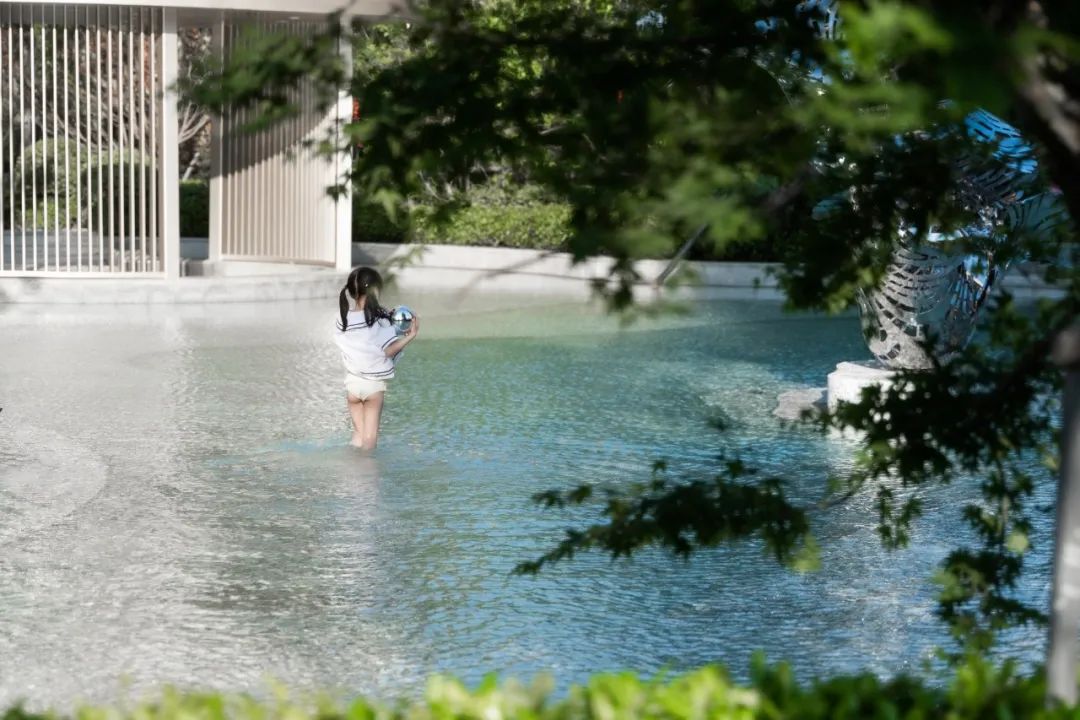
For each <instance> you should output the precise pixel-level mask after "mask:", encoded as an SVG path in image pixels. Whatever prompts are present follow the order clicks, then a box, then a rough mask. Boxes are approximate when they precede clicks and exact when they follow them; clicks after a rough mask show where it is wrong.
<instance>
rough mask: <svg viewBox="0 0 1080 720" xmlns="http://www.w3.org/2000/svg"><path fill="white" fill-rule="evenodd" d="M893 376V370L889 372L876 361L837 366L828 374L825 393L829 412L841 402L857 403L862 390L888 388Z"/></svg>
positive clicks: (843, 363)
mask: <svg viewBox="0 0 1080 720" xmlns="http://www.w3.org/2000/svg"><path fill="white" fill-rule="evenodd" d="M895 376H896V371H895V370H889V369H888V368H886V367H885V366H884V365H882V364H881V363H879V362H878V361H877V360H863V361H860V362H842V363H840V364H838V365H837V366H836V369H835V370H833V371H832V372H831V373H829V379H828V383H829V385H828V389H827V391H826V393H825V395H826V398H827V402H828V407H829V410H835V409H836V406H837V404H838V403H840V402H841V401H843V402H851V403H854V402H858V401H859V399H860V395H861V394H862V391H863V388H866V387H870V386H871V385H878V386H880V387H881V388H883V389H885V388H888V387H889V386H890V385H892V382H893V378H894V377H895Z"/></svg>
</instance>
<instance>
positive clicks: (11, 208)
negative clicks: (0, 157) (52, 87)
mask: <svg viewBox="0 0 1080 720" xmlns="http://www.w3.org/2000/svg"><path fill="white" fill-rule="evenodd" d="M5 10H6V11H7V40H8V42H7V48H8V58H7V62H6V63H4V64H5V65H7V73H8V83H7V87H8V102H7V111H8V132H7V136H8V220H9V222H8V236H9V237H10V238H11V253H10V256H11V257H10V260H9V262H10V264H11V269H12V270H14V269H15V88H14V85H15V79H14V77H13V74H14V69H15V67H14V66H15V46H14V44H13V41H14V37H15V33H14V29H13V27H12V26H13V25H14V24H15V11H14V10H13V9H12V8H11V7H10V6H8V7H6V8H5ZM19 47H20V48H22V37H21V36H20V38H19ZM0 140H2V138H0Z"/></svg>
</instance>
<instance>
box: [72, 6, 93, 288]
mask: <svg viewBox="0 0 1080 720" xmlns="http://www.w3.org/2000/svg"><path fill="white" fill-rule="evenodd" d="M80 10H81V8H80V7H79V6H78V5H76V6H75V26H74V28H73V31H74V33H75V262H76V264H77V265H78V266H79V270H82V269H83V257H82V249H83V213H82V184H83V165H82V148H83V142H84V137H83V132H82V84H83V83H82V75H83V65H82V64H81V63H80V61H79V59H80V58H81V57H82V48H81V47H80V44H79V11H80ZM87 65H89V63H87Z"/></svg>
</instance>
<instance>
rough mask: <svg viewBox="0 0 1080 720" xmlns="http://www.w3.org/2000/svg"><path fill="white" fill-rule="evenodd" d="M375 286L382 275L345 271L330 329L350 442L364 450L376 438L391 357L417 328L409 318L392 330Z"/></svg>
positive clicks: (390, 372) (391, 367) (364, 270)
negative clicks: (402, 328) (341, 366)
mask: <svg viewBox="0 0 1080 720" xmlns="http://www.w3.org/2000/svg"><path fill="white" fill-rule="evenodd" d="M381 287H382V278H381V277H379V273H377V272H376V271H374V270H372V269H371V268H366V267H359V268H356V269H355V270H353V271H352V272H351V273H349V279H348V280H346V281H345V287H343V288H342V289H341V295H340V298H339V302H338V305H339V309H340V311H341V317H340V318H338V319H337V321H336V322H335V328H334V329H335V332H334V341H335V342H336V343H337V346H338V347H339V348H341V359H342V361H343V362H344V363H345V393H346V394H345V398H346V400H347V401H348V404H349V414H350V415H352V422H353V436H352V442H351V443H350V444H351V445H354V446H356V447H358V448H361V449H363V450H367V451H371V450H374V449H375V446H376V445H377V444H378V442H379V418H380V417H381V416H382V406H383V393H385V392H386V381H387V380H389V379H390V378H392V377H394V360H395V358H396V357H397V356H398V354H399V353H400V352H401V351H402V350H404V349H405V346H406V345H408V344H409V343H411V342H412V341H413V340H414V339H416V334H417V332H418V331H419V330H420V327H419V323H418V322H417V319H416V318H413V321H412V325H411V326H409V329H408V330H407V331H406V333H405V334H404V335H401V336H399V335H398V334H397V333H396V332H395V331H394V326H393V324H392V323H391V322H390V312H389V311H388V310H387V309H386V308H384V307H382V306H381V305H380V304H379V297H378V291H379V289H380V288H381ZM350 308H352V309H350Z"/></svg>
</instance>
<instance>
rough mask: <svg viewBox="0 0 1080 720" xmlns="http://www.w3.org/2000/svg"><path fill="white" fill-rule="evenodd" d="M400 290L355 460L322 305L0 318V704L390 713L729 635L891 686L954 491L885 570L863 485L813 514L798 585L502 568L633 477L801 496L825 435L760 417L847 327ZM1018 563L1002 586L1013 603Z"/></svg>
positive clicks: (815, 371)
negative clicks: (660, 462) (819, 562)
mask: <svg viewBox="0 0 1080 720" xmlns="http://www.w3.org/2000/svg"><path fill="white" fill-rule="evenodd" d="M408 300H409V303H410V305H412V306H413V307H414V308H415V309H416V310H417V311H418V312H419V313H421V315H422V316H423V330H422V338H421V340H420V341H418V342H417V343H415V344H413V345H412V346H410V347H409V349H408V350H407V351H406V355H405V357H404V358H403V359H402V361H401V364H400V366H399V373H398V378H397V379H396V380H395V381H394V382H393V385H392V388H391V392H390V393H389V395H388V398H387V405H386V411H385V414H384V423H383V444H382V446H381V447H380V449H379V452H378V455H377V456H376V457H374V458H362V457H359V456H358V455H357V453H355V452H354V451H352V450H351V449H350V448H348V447H346V446H345V443H346V441H347V439H348V434H349V431H348V427H349V426H348V419H347V413H346V409H345V404H344V401H343V390H342V385H341V370H340V361H339V359H338V357H337V356H336V353H335V351H334V349H333V347H332V345H331V344H330V342H329V338H328V331H329V326H330V323H331V322H332V318H333V312H334V310H333V303H325V302H320V303H296V304H288V303H269V304H264V305H231V306H216V307H215V306H192V307H174V308H170V307H152V308H145V307H127V306H117V307H78V306H55V307H46V306H0V347H2V349H3V362H2V365H0V406H2V407H3V413H2V414H0V438H2V439H3V443H2V445H0V597H2V598H3V601H2V602H0V703H8V702H11V701H13V700H15V699H17V698H26V699H28V700H29V701H30V702H31V704H32V705H33V706H41V705H57V706H61V707H63V706H65V705H67V704H70V703H72V702H74V701H77V700H80V699H90V700H95V701H97V700H107V699H110V698H113V697H115V696H116V695H117V693H118V692H120V688H121V687H123V686H122V685H121V682H122V681H123V682H125V683H127V687H129V688H131V689H132V690H133V691H135V692H138V693H142V692H150V691H153V689H155V688H157V687H159V686H160V685H162V684H165V683H172V684H178V685H181V686H184V687H210V688H227V689H232V690H258V689H260V688H263V687H265V684H264V683H265V679H266V678H267V677H274V678H278V679H280V680H283V681H284V682H286V683H288V684H289V685H291V686H294V687H299V688H315V687H319V688H331V689H341V690H345V691H349V692H374V693H378V694H379V695H382V696H397V695H408V694H414V693H416V692H419V690H420V689H421V688H422V686H423V682H424V679H425V678H426V677H427V676H428V675H430V674H431V673H435V672H450V673H454V674H456V675H459V676H461V677H463V678H465V679H466V680H468V681H470V682H471V681H476V680H477V679H479V677H481V676H482V675H483V674H484V673H486V672H489V671H495V672H498V673H501V674H503V675H516V676H531V675H533V674H534V673H537V672H540V671H548V672H552V673H554V674H555V676H556V678H557V679H558V682H559V685H560V687H565V686H566V685H567V684H568V683H571V682H577V681H581V680H583V679H584V678H585V677H587V675H588V674H589V673H592V672H595V671H598V670H605V669H618V668H632V669H635V670H638V671H641V672H644V673H651V672H655V671H657V670H659V669H662V668H670V669H675V670H680V669H685V668H691V667H694V666H697V665H700V664H703V663H707V662H712V661H720V662H724V663H727V664H728V665H729V666H730V667H731V668H732V669H733V671H734V672H735V673H736V674H737V675H740V676H744V675H745V671H746V668H747V665H748V661H749V658H750V656H751V654H752V653H753V652H754V651H755V650H758V649H761V650H764V651H765V652H766V653H767V655H768V657H770V658H772V659H781V658H784V659H788V660H791V661H792V662H793V663H794V665H795V667H796V669H797V672H798V673H799V674H800V676H802V677H810V676H813V675H816V674H820V673H828V672H834V671H854V670H862V669H867V670H871V671H874V672H878V673H882V674H892V673H897V672H917V671H919V669H920V667H921V665H922V663H923V662H924V661H925V660H926V659H927V658H928V657H930V654H931V652H932V649H933V648H934V647H935V646H936V645H940V644H942V643H944V642H945V641H946V638H945V633H944V631H943V628H942V626H941V624H940V623H939V622H938V621H937V620H936V619H935V617H934V615H933V608H934V603H933V596H934V591H935V589H934V586H933V585H932V584H931V583H930V582H929V576H930V574H931V572H932V570H933V568H934V565H935V563H936V562H938V561H939V560H940V558H941V557H942V556H943V555H944V553H945V552H946V551H947V550H948V549H949V548H950V547H951V546H952V544H953V543H954V542H955V541H956V540H957V538H958V537H960V536H962V533H961V532H960V531H959V528H960V523H959V516H958V506H959V504H960V503H961V502H963V501H965V500H966V499H967V498H968V497H971V496H972V495H973V494H974V491H973V489H972V487H971V485H970V484H964V483H958V484H956V485H954V486H951V487H949V488H945V489H943V490H941V491H939V492H936V493H934V494H932V495H930V496H929V497H928V501H927V508H926V514H927V518H926V520H924V521H923V522H922V523H921V524H920V525H919V526H918V529H917V532H916V534H915V540H914V543H913V547H912V548H911V549H910V550H907V551H903V552H897V553H889V552H886V551H884V550H882V549H881V547H880V544H879V542H878V539H877V536H876V533H875V530H874V524H875V523H874V508H873V498H872V496H871V495H869V494H867V495H866V496H865V497H862V496H860V497H856V498H855V499H854V500H852V501H851V502H849V503H847V504H845V505H843V506H840V507H837V508H834V509H831V510H827V511H818V512H816V513H815V515H814V521H815V524H816V531H817V534H818V536H819V538H820V540H821V542H822V544H823V549H824V557H823V561H824V568H823V570H822V571H821V572H818V573H814V574H810V575H804V576H800V575H796V574H793V573H791V572H789V571H787V570H784V569H782V568H780V567H777V566H776V565H775V563H773V562H772V561H771V560H769V559H768V558H767V557H765V556H763V554H762V552H761V548H760V547H759V546H758V545H757V544H755V543H750V542H748V543H743V544H740V545H737V546H734V547H727V548H722V549H718V550H715V551H710V552H708V553H705V554H702V555H701V556H699V557H698V558H697V559H695V560H694V561H693V562H691V563H689V564H686V563H683V562H681V561H677V560H673V559H671V558H670V557H668V556H666V555H664V554H662V553H655V552H652V553H645V554H643V555H642V556H640V557H638V558H636V559H635V560H633V561H631V562H626V561H619V562H614V563H613V562H611V561H609V560H608V559H606V558H604V557H597V556H583V557H580V558H579V559H576V560H574V561H573V562H570V563H567V564H564V565H560V566H557V567H555V568H553V569H551V570H549V571H545V572H544V573H543V574H542V575H541V576H540V577H538V578H520V577H515V576H512V575H511V574H510V571H511V569H512V568H513V567H514V565H515V564H516V563H518V562H520V561H521V560H525V559H530V558H533V557H535V556H537V555H538V554H539V553H541V552H542V551H544V550H545V549H547V548H549V547H550V546H551V545H552V544H553V543H554V542H556V541H557V540H558V538H559V537H560V534H561V532H562V530H563V528H565V527H567V526H569V525H572V524H574V523H575V522H580V521H582V520H583V519H585V518H584V516H583V515H582V514H580V513H578V514H577V515H572V514H564V513H555V512H551V511H544V510H541V509H539V508H537V507H535V506H534V505H533V504H531V503H530V501H529V497H530V495H532V494H533V493H535V492H537V491H539V490H544V489H548V488H565V487H570V486H572V485H574V484H576V483H579V482H582V481H587V482H593V483H600V484H605V483H606V484H616V485H617V484H623V483H629V482H634V481H639V480H642V479H644V478H647V477H648V475H649V471H650V468H651V465H652V463H653V462H654V461H655V460H657V459H665V460H666V461H668V463H669V466H670V468H671V472H672V473H674V474H677V475H685V476H699V477H700V476H707V475H708V474H710V473H711V472H712V471H713V470H714V469H715V468H716V467H717V457H718V456H719V454H721V453H727V454H728V455H738V456H740V457H742V458H744V459H745V460H746V461H747V462H748V463H751V464H753V465H755V466H758V467H761V468H762V469H763V471H764V472H772V473H778V474H782V475H783V476H784V477H786V478H788V479H789V480H790V482H791V491H792V493H793V494H794V495H795V496H796V497H797V498H799V499H802V500H805V501H807V502H812V501H816V500H817V499H819V498H820V497H821V496H822V493H823V491H824V484H825V478H826V477H827V476H828V475H829V474H834V473H840V472H843V471H844V469H845V468H846V467H847V464H848V463H849V459H850V454H851V451H852V445H851V443H850V442H845V441H842V440H838V439H829V438H823V437H819V436H817V435H815V434H813V433H810V432H807V431H805V430H800V429H793V428H790V427H784V426H782V425H781V423H780V422H779V421H777V420H776V419H775V418H774V417H773V416H772V410H773V409H774V407H775V405H776V398H777V395H778V394H779V393H781V392H783V391H785V390H790V389H793V388H800V387H809V386H820V385H823V384H824V377H825V375H826V374H827V373H828V372H829V371H830V370H831V369H832V368H833V367H834V365H835V364H836V363H837V362H838V361H841V360H848V359H862V358H865V357H867V352H866V350H865V348H864V347H863V345H862V342H861V340H860V338H859V332H858V327H857V321H856V320H855V319H854V318H852V317H840V318H825V317H814V316H791V315H785V314H784V313H782V312H781V311H780V309H779V306H778V305H775V304H771V303H761V302H758V303H750V302H734V301H726V302H715V303H707V304H702V305H699V306H697V307H695V308H694V313H693V314H691V315H688V316H667V317H663V318H660V319H655V320H647V321H641V322H638V323H635V324H633V325H631V326H629V327H621V326H620V324H619V323H618V322H617V321H616V320H615V319H613V318H610V317H606V316H605V315H604V314H603V313H602V312H601V311H599V310H597V309H596V308H591V307H589V306H587V305H585V304H582V303H580V302H566V303H560V302H554V301H551V300H530V299H528V298H522V297H516V298H515V297H506V296H482V295H481V296H472V297H468V298H465V299H464V300H462V299H461V298H451V297H439V296H416V297H410V298H408ZM721 414H722V415H723V417H725V418H726V419H727V420H728V422H729V424H730V429H729V430H728V431H727V432H726V433H723V434H719V433H717V432H716V431H715V430H714V429H713V428H712V427H711V426H710V424H709V422H708V420H709V419H710V418H714V417H717V416H718V415H721ZM1043 487H1044V488H1045V489H1044V490H1043V491H1041V492H1042V493H1043V497H1042V501H1043V502H1045V501H1046V500H1047V497H1046V493H1047V492H1049V483H1044V485H1043ZM1049 520H1050V518H1048V517H1045V516H1041V517H1040V518H1038V519H1037V528H1038V532H1037V533H1036V538H1035V539H1036V541H1037V542H1038V541H1040V540H1041V539H1045V533H1046V530H1047V529H1048V527H1049ZM1043 547H1044V548H1045V542H1043ZM1046 566H1047V563H1046V557H1045V552H1043V554H1042V555H1036V557H1035V558H1034V560H1033V569H1032V570H1031V572H1030V574H1029V576H1028V578H1027V580H1026V582H1027V584H1026V585H1025V588H1024V590H1023V592H1024V593H1025V594H1026V596H1028V597H1031V598H1034V599H1037V600H1044V599H1045V596H1046V594H1047V587H1048V584H1047V577H1048V573H1047V567H1046ZM1042 642H1043V637H1042V633H1040V632H1034V631H1033V632H1028V633H1017V634H1015V635H1014V636H1011V637H1010V638H1009V639H1008V644H1007V646H1006V649H1007V650H1008V651H1009V652H1010V653H1013V654H1016V655H1019V656H1021V657H1023V658H1026V659H1028V660H1031V659H1034V658H1036V657H1037V655H1038V653H1039V652H1040V650H1041V646H1042Z"/></svg>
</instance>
